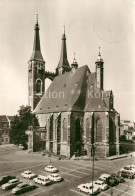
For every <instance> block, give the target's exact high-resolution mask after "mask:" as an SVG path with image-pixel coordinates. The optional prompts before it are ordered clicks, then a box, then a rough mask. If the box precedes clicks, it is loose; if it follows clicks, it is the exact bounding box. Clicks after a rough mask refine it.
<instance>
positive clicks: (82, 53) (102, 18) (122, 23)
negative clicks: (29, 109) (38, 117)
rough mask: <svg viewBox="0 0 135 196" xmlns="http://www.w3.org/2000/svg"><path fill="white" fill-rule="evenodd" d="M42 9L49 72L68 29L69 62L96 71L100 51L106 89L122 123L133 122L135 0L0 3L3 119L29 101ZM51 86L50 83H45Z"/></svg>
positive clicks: (8, 0)
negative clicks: (31, 62) (30, 69)
mask: <svg viewBox="0 0 135 196" xmlns="http://www.w3.org/2000/svg"><path fill="white" fill-rule="evenodd" d="M37 9H38V14H39V24H40V40H41V50H42V55H43V57H44V60H45V61H46V70H50V71H54V70H55V68H56V66H57V64H58V61H59V58H60V49H61V35H62V33H63V25H64V23H65V26H66V36H67V52H68V60H69V62H70V64H71V63H72V61H73V53H74V52H76V59H77V62H78V64H79V66H82V65H88V66H89V68H90V70H91V72H94V71H95V61H96V59H97V56H98V47H99V46H100V47H101V54H102V57H103V59H104V62H105V63H104V89H105V90H113V93H114V96H115V97H114V103H115V109H116V110H117V111H118V112H120V114H121V119H128V120H133V121H135V90H134V89H135V79H134V78H135V60H134V59H135V55H134V53H135V24H134V21H135V1H133V0H0V115H2V114H7V115H14V114H16V113H17V110H18V109H19V106H20V105H22V104H24V105H26V104H27V103H28V90H27V89H28V85H27V82H28V79H27V78H28V64H27V62H28V60H29V59H30V56H31V54H32V47H33V40H34V25H35V21H36V10H37ZM47 83H48V81H47Z"/></svg>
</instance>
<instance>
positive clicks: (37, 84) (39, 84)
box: [36, 79, 42, 93]
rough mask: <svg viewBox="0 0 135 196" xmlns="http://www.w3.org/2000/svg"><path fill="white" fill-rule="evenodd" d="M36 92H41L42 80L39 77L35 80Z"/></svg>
mask: <svg viewBox="0 0 135 196" xmlns="http://www.w3.org/2000/svg"><path fill="white" fill-rule="evenodd" d="M36 92H37V93H41V92H42V82H41V80H40V79H38V80H37V81H36Z"/></svg>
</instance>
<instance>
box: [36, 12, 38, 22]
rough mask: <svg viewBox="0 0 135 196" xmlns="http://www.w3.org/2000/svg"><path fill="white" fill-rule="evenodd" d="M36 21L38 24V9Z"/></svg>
mask: <svg viewBox="0 0 135 196" xmlns="http://www.w3.org/2000/svg"><path fill="white" fill-rule="evenodd" d="M36 23H37V24H38V10H37V11H36Z"/></svg>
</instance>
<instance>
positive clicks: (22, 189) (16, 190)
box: [12, 183, 38, 194]
mask: <svg viewBox="0 0 135 196" xmlns="http://www.w3.org/2000/svg"><path fill="white" fill-rule="evenodd" d="M36 188H38V186H36V185H35V184H27V183H21V184H18V185H17V186H16V188H14V189H12V193H14V194H22V193H25V192H28V191H31V190H34V189H36Z"/></svg>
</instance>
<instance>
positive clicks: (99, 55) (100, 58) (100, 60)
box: [96, 47, 103, 62]
mask: <svg viewBox="0 0 135 196" xmlns="http://www.w3.org/2000/svg"><path fill="white" fill-rule="evenodd" d="M96 62H103V59H102V57H101V53H100V47H99V54H98V58H97V61H96Z"/></svg>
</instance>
